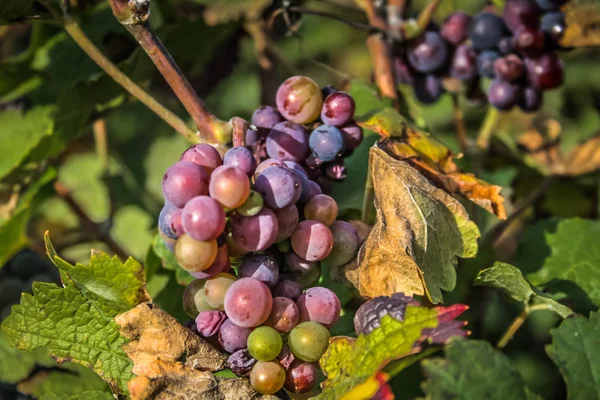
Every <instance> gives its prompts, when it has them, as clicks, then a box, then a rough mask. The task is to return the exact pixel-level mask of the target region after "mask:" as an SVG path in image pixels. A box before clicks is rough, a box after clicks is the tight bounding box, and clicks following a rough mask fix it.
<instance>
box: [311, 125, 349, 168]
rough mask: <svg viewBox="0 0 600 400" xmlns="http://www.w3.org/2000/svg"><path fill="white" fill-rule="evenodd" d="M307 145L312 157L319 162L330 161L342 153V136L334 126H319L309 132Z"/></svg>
mask: <svg viewBox="0 0 600 400" xmlns="http://www.w3.org/2000/svg"><path fill="white" fill-rule="evenodd" d="M308 143H309V145H310V149H311V151H312V153H313V155H314V156H315V157H316V158H318V159H319V160H320V161H321V162H327V161H332V160H334V159H336V158H337V157H338V156H340V155H341V154H342V153H343V152H344V136H343V135H342V132H341V131H340V130H339V129H338V128H336V127H334V126H329V125H321V126H319V127H318V128H317V129H315V130H314V131H312V132H311V134H310V138H309V142H308Z"/></svg>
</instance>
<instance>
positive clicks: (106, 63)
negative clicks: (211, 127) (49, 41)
mask: <svg viewBox="0 0 600 400" xmlns="http://www.w3.org/2000/svg"><path fill="white" fill-rule="evenodd" d="M63 26H64V29H65V31H66V32H67V34H68V35H69V36H70V37H71V38H72V39H73V41H75V43H77V45H78V46H79V47H80V48H81V50H83V51H84V52H85V53H86V54H87V55H88V57H90V58H91V59H92V61H94V62H95V63H96V64H97V65H98V66H99V67H100V68H101V69H102V70H103V71H104V72H106V74H107V75H108V76H110V77H111V78H112V79H113V80H114V81H115V82H117V83H118V84H119V85H121V86H122V87H123V89H125V90H126V91H127V92H129V94H131V95H132V96H133V97H135V98H137V99H138V100H139V101H140V102H142V103H143V104H144V105H145V106H146V107H148V108H149V109H150V110H152V111H153V112H154V113H155V114H156V115H158V116H159V117H160V118H161V119H162V120H163V121H165V122H166V123H167V124H169V125H170V126H171V127H172V128H173V129H175V131H177V132H178V133H180V134H181V135H182V136H183V137H185V138H186V139H187V140H189V141H190V142H192V143H198V138H197V136H196V132H194V131H193V130H192V129H190V128H189V127H188V126H187V124H186V123H185V122H184V121H183V120H182V119H181V118H179V117H178V116H177V115H175V114H174V113H173V112H171V111H170V110H168V109H167V108H165V107H164V106H163V105H162V104H160V103H159V102H158V101H157V100H156V99H155V98H154V97H152V96H151V95H150V94H149V93H147V92H146V91H145V90H144V89H142V88H141V87H139V86H138V85H137V84H136V83H135V82H133V81H132V80H131V79H129V77H128V76H127V75H125V74H124V73H123V72H121V70H120V69H119V68H117V66H116V65H115V64H113V63H112V62H111V61H110V60H109V59H108V58H107V57H106V56H105V55H104V54H102V52H101V51H100V50H99V49H98V48H97V47H96V45H94V43H92V41H91V40H90V39H89V38H88V37H87V35H86V34H85V32H83V31H82V30H81V28H80V27H79V25H78V24H77V23H76V22H75V21H74V20H72V19H70V18H67V19H66V20H65V23H64V25H63Z"/></svg>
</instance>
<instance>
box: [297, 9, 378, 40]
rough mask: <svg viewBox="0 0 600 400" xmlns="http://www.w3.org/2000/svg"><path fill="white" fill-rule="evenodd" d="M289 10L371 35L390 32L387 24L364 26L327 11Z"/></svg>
mask: <svg viewBox="0 0 600 400" xmlns="http://www.w3.org/2000/svg"><path fill="white" fill-rule="evenodd" d="M288 10H289V11H291V12H297V13H300V14H307V15H315V16H319V17H326V18H329V19H333V20H336V21H338V22H341V23H343V24H346V25H348V26H350V27H352V28H354V29H358V30H363V31H367V32H369V33H380V34H383V35H387V34H388V32H387V30H386V29H385V24H384V25H383V26H375V25H368V24H362V23H360V22H354V21H350V20H347V19H345V18H342V17H340V16H339V15H335V14H331V13H328V12H326V11H318V10H311V9H308V8H304V7H299V6H291V7H288Z"/></svg>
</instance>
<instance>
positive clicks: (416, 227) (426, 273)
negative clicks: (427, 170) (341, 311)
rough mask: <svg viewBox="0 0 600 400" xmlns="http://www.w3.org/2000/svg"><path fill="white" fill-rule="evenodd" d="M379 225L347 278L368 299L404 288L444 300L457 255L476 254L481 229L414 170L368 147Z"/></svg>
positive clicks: (348, 269) (347, 271) (450, 286)
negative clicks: (443, 293)
mask: <svg viewBox="0 0 600 400" xmlns="http://www.w3.org/2000/svg"><path fill="white" fill-rule="evenodd" d="M370 165H371V171H372V174H373V177H374V179H373V181H374V191H375V207H376V210H377V223H376V224H375V226H374V227H373V230H372V231H371V233H370V234H369V237H368V238H367V240H366V241H365V243H364V244H363V246H362V247H361V249H360V250H359V253H358V257H357V262H356V263H355V264H350V265H348V266H346V269H345V276H346V277H347V278H348V279H349V280H350V281H351V282H352V283H353V284H354V285H355V286H356V287H357V288H358V290H359V291H360V294H361V295H362V296H364V297H367V298H372V297H377V296H384V295H387V296H389V295H392V294H393V293H396V292H403V293H404V294H406V295H409V296H412V295H422V294H427V295H428V296H429V298H430V300H431V301H432V302H433V303H440V302H442V301H443V297H442V290H446V291H450V290H452V289H454V286H455V284H456V270H455V265H456V262H457V257H474V256H475V254H476V253H477V238H478V237H479V230H478V228H477V226H476V225H475V224H474V223H473V222H472V221H470V220H469V217H468V215H467V212H466V211H465V209H464V207H463V206H462V205H461V204H460V203H459V202H458V201H457V200H456V199H455V198H453V197H452V196H451V195H450V194H448V193H446V192H445V191H444V190H442V189H439V188H437V187H435V186H434V185H433V184H431V182H429V181H428V180H427V179H426V178H425V177H424V176H423V175H422V174H421V173H420V172H419V171H418V170H417V169H415V168H413V167H412V166H411V165H409V164H408V163H407V162H405V161H400V160H397V159H394V158H392V157H391V156H390V155H389V154H388V153H387V152H386V151H384V149H382V148H379V147H377V146H375V147H373V148H372V149H371V151H370Z"/></svg>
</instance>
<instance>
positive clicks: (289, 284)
mask: <svg viewBox="0 0 600 400" xmlns="http://www.w3.org/2000/svg"><path fill="white" fill-rule="evenodd" d="M300 294H302V284H300V283H299V282H297V281H295V280H292V279H288V278H282V279H280V280H279V282H277V285H276V286H275V289H273V296H275V297H287V298H288V299H292V300H296V299H297V298H298V297H300Z"/></svg>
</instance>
